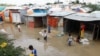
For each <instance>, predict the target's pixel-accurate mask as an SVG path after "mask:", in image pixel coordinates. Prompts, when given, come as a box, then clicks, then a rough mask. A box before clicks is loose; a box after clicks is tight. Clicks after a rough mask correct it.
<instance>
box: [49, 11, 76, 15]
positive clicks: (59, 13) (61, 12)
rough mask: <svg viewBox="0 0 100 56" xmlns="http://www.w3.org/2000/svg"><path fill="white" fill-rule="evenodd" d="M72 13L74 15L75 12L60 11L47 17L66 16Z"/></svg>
mask: <svg viewBox="0 0 100 56" xmlns="http://www.w3.org/2000/svg"><path fill="white" fill-rule="evenodd" d="M73 13H75V12H67V11H60V12H52V13H50V14H49V15H50V16H67V15H70V14H73Z"/></svg>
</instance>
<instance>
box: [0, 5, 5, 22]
mask: <svg viewBox="0 0 100 56" xmlns="http://www.w3.org/2000/svg"><path fill="white" fill-rule="evenodd" d="M4 9H5V7H4V6H0V21H4V12H3V10H4Z"/></svg>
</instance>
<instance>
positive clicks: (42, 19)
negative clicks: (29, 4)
mask: <svg viewBox="0 0 100 56" xmlns="http://www.w3.org/2000/svg"><path fill="white" fill-rule="evenodd" d="M31 11H32V12H33V13H32V14H27V15H25V16H26V22H27V23H26V24H27V25H29V26H30V27H43V26H46V25H47V19H46V16H47V10H46V8H33V9H32V10H31Z"/></svg>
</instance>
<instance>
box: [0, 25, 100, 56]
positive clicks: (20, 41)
mask: <svg viewBox="0 0 100 56" xmlns="http://www.w3.org/2000/svg"><path fill="white" fill-rule="evenodd" d="M2 28H3V29H5V30H6V31H7V32H8V33H9V35H8V38H11V39H12V38H13V39H15V41H14V45H15V46H21V47H22V48H24V49H25V50H26V52H25V54H27V55H28V54H29V53H30V50H29V49H28V46H29V45H33V46H34V48H35V49H37V52H38V56H100V53H99V52H100V42H99V41H90V44H89V45H82V44H78V43H76V42H73V45H72V46H68V45H67V41H66V40H67V34H66V35H64V36H62V37H57V34H58V31H57V30H52V33H50V34H49V37H48V42H47V43H46V42H44V40H43V37H42V36H41V35H40V34H39V32H40V31H41V30H43V28H29V27H26V26H25V25H21V31H22V32H18V29H17V28H16V27H15V25H14V24H4V25H3V26H1V25H0V29H2ZM37 38H40V40H37Z"/></svg>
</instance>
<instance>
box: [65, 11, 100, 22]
mask: <svg viewBox="0 0 100 56" xmlns="http://www.w3.org/2000/svg"><path fill="white" fill-rule="evenodd" d="M64 18H66V19H71V20H76V21H98V20H100V17H95V16H92V15H91V14H89V13H84V14H81V13H77V14H72V15H69V16H65V17H64Z"/></svg>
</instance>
